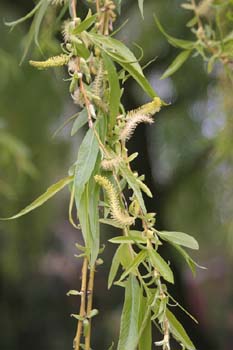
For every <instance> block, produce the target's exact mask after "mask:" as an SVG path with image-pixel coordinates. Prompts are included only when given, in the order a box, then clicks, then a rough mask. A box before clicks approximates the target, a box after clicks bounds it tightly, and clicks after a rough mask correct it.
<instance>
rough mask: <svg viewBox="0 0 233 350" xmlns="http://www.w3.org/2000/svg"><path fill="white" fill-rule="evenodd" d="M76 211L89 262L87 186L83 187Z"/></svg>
mask: <svg viewBox="0 0 233 350" xmlns="http://www.w3.org/2000/svg"><path fill="white" fill-rule="evenodd" d="M77 210H78V218H79V223H80V226H81V230H82V235H83V239H84V242H85V248H86V251H85V255H87V256H88V259H89V260H90V254H91V246H92V235H91V228H90V220H89V215H88V212H89V191H88V185H85V186H84V191H83V192H82V195H81V198H80V200H79V206H78V207H77Z"/></svg>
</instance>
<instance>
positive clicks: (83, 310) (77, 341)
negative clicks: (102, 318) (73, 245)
mask: <svg viewBox="0 0 233 350" xmlns="http://www.w3.org/2000/svg"><path fill="white" fill-rule="evenodd" d="M87 269H88V260H87V257H85V258H84V260H83V267H82V285H81V304H80V311H79V316H81V317H85V315H86V290H87ZM82 328H83V321H81V320H79V321H78V325H77V331H76V335H75V338H74V346H73V347H74V349H75V350H79V348H80V342H81V336H82Z"/></svg>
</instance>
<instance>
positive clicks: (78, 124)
mask: <svg viewBox="0 0 233 350" xmlns="http://www.w3.org/2000/svg"><path fill="white" fill-rule="evenodd" d="M87 119H88V117H87V110H86V108H84V109H83V110H82V111H81V112H80V113H79V115H78V117H77V118H76V119H75V121H74V124H73V126H72V130H71V136H74V135H75V134H76V133H77V132H78V130H79V129H81V128H82V127H83V126H84V125H85V124H86V123H87Z"/></svg>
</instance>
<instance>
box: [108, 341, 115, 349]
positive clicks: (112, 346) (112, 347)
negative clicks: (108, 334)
mask: <svg viewBox="0 0 233 350" xmlns="http://www.w3.org/2000/svg"><path fill="white" fill-rule="evenodd" d="M108 350H114V343H113V342H112V345H110V347H109V348H108Z"/></svg>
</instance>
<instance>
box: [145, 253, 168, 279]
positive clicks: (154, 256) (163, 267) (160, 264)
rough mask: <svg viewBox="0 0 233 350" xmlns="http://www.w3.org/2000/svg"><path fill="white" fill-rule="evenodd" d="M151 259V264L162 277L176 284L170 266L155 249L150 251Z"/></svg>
mask: <svg viewBox="0 0 233 350" xmlns="http://www.w3.org/2000/svg"><path fill="white" fill-rule="evenodd" d="M149 258H150V261H151V264H152V265H153V266H154V268H155V269H157V270H158V272H159V273H160V274H161V276H162V277H163V278H164V279H165V280H166V281H168V282H170V283H174V276H173V272H172V270H171V268H170V266H169V265H168V264H167V263H166V261H165V260H164V259H163V258H162V257H161V255H159V254H158V253H157V252H156V251H155V250H154V249H150V250H149Z"/></svg>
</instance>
